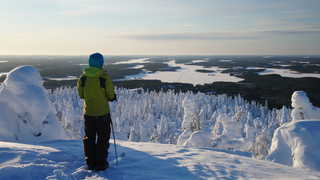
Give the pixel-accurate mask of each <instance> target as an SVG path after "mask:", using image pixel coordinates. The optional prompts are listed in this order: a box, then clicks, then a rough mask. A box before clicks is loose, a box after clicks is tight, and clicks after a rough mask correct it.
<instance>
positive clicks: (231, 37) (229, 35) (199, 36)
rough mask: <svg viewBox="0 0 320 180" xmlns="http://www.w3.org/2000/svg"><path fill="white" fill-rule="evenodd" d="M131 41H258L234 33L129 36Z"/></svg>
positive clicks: (253, 37) (254, 37)
mask: <svg viewBox="0 0 320 180" xmlns="http://www.w3.org/2000/svg"><path fill="white" fill-rule="evenodd" d="M126 38H129V39H136V40H235V39H236V40H248V39H257V37H256V36H255V35H243V34H234V33H167V34H144V35H129V36H126Z"/></svg>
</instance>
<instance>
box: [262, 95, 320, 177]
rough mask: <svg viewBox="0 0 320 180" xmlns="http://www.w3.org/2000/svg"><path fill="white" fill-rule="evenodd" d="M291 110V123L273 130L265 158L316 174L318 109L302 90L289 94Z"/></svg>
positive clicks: (319, 144)
mask: <svg viewBox="0 0 320 180" xmlns="http://www.w3.org/2000/svg"><path fill="white" fill-rule="evenodd" d="M292 107H293V108H294V109H293V111H292V118H293V121H292V122H290V123H287V124H284V125H283V126H281V127H279V128H278V129H277V130H276V131H275V133H274V136H273V139H272V145H271V149H270V153H269V155H268V156H267V159H268V160H271V161H274V162H278V163H281V164H285V165H289V166H293V167H298V168H309V169H313V170H317V171H320V153H318V152H319V151H318V150H319V149H320V141H318V140H317V138H318V137H320V108H317V107H314V106H313V105H312V104H311V103H310V101H309V98H308V97H307V96H306V93H305V92H303V91H296V92H295V93H293V95H292Z"/></svg>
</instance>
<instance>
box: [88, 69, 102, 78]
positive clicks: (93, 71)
mask: <svg viewBox="0 0 320 180" xmlns="http://www.w3.org/2000/svg"><path fill="white" fill-rule="evenodd" d="M102 72H103V69H101V68H95V67H89V68H86V69H85V70H84V75H86V76H87V77H100V76H101V74H102Z"/></svg>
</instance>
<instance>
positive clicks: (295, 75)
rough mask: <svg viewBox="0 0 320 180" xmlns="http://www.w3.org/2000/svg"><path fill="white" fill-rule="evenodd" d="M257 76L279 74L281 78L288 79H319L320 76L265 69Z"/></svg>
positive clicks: (287, 70) (286, 70)
mask: <svg viewBox="0 0 320 180" xmlns="http://www.w3.org/2000/svg"><path fill="white" fill-rule="evenodd" d="M258 74H259V75H269V74H279V75H280V76H282V77H290V78H304V77H315V78H320V74H315V73H299V72H297V71H293V70H289V69H277V68H266V69H265V70H264V71H262V72H259V73H258Z"/></svg>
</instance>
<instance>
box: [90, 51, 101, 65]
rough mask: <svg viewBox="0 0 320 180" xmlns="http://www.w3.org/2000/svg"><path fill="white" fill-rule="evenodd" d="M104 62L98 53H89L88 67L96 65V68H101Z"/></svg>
mask: <svg viewBox="0 0 320 180" xmlns="http://www.w3.org/2000/svg"><path fill="white" fill-rule="evenodd" d="M103 63H104V60H103V56H102V54H100V53H94V54H91V55H90V57H89V66H90V67H96V68H102V66H103Z"/></svg>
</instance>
